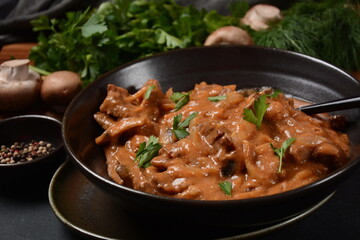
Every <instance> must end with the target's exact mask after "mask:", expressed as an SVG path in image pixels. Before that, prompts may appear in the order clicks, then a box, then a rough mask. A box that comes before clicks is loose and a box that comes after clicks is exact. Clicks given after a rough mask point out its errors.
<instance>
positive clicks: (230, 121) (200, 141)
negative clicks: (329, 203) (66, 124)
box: [94, 80, 350, 200]
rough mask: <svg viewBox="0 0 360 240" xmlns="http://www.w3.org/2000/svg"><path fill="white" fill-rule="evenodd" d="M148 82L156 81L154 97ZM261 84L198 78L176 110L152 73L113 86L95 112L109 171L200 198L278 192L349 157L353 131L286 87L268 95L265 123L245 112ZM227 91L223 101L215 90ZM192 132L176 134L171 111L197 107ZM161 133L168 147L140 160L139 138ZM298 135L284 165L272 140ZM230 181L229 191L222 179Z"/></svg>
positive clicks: (143, 187)
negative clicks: (133, 88)
mask: <svg viewBox="0 0 360 240" xmlns="http://www.w3.org/2000/svg"><path fill="white" fill-rule="evenodd" d="M149 86H156V88H155V89H153V91H152V92H151V94H150V97H149V98H148V99H145V98H144V95H145V94H146V91H147V89H148V88H149ZM266 91H268V90H264V91H262V92H255V91H253V92H251V91H250V92H249V91H246V92H244V91H237V89H236V86H235V85H229V86H220V85H215V84H212V85H208V84H206V83H200V84H196V85H195V88H194V89H193V90H191V93H190V101H189V102H188V103H187V104H186V105H185V106H183V107H182V108H181V109H180V110H178V111H174V107H175V104H174V103H173V102H172V101H171V100H170V96H171V95H172V93H173V91H172V89H169V90H168V91H167V92H166V93H163V92H162V91H161V88H160V86H159V84H158V82H157V81H156V80H149V81H148V82H147V83H146V84H145V85H144V87H143V88H142V89H140V90H139V91H138V92H137V93H135V94H133V95H131V94H129V93H128V91H127V90H125V89H123V88H120V87H117V86H114V85H109V86H108V94H107V97H106V99H105V100H104V102H103V103H102V105H101V106H100V111H99V112H98V113H96V114H95V115H94V117H95V119H96V121H97V122H98V123H99V124H100V125H101V126H102V127H103V128H104V130H105V131H104V133H103V134H102V135H100V136H99V137H98V138H96V143H97V144H99V145H101V146H102V147H103V148H104V151H105V155H106V159H107V166H108V174H109V176H110V177H111V178H112V179H113V180H114V181H115V182H117V183H119V184H122V185H125V186H128V187H131V188H134V189H137V190H140V191H144V192H148V193H152V194H157V195H163V196H171V197H176V198H187V199H199V200H224V199H243V198H253V197H258V196H265V195H270V194H276V193H280V192H283V191H287V190H290V189H294V188H297V187H300V186H303V185H306V184H309V183H311V182H314V181H316V180H318V179H320V178H323V177H325V176H326V175H328V174H329V173H330V172H332V171H334V170H335V169H336V168H339V167H340V166H342V165H343V164H345V163H346V162H347V161H348V157H349V152H350V146H349V140H348V136H347V135H346V134H344V133H341V132H337V131H335V130H333V129H332V128H331V124H330V123H329V121H327V120H326V119H324V118H314V117H311V116H308V115H306V114H304V113H302V112H300V111H298V110H296V109H295V108H294V100H293V99H291V98H287V97H285V96H284V95H283V94H280V95H279V96H278V97H275V98H270V97H267V98H266V101H267V103H269V107H268V108H267V110H266V113H265V115H264V119H263V121H262V124H261V127H260V129H258V128H257V127H256V126H255V124H253V123H251V122H249V121H246V120H244V119H243V112H244V108H251V107H252V106H253V104H254V101H255V100H256V99H257V98H258V97H259V95H262V94H265V92H266ZM222 95H226V99H223V100H220V101H219V102H212V101H209V100H208V97H211V96H222ZM194 112H197V113H198V114H197V116H196V117H195V118H194V119H193V120H192V121H191V122H190V125H189V127H188V128H187V131H188V132H189V135H188V136H187V137H185V138H183V139H180V140H178V139H177V138H176V137H175V136H174V134H173V132H172V128H173V119H174V117H175V116H176V115H178V114H179V113H182V115H183V118H182V120H184V119H185V118H187V117H188V116H189V115H190V114H191V113H194ZM151 135H154V136H156V137H158V139H159V143H161V145H162V148H161V149H160V150H159V154H158V156H156V157H154V158H153V159H152V160H151V162H150V164H151V166H149V167H146V168H144V167H139V166H138V163H137V162H136V161H134V159H135V156H136V153H137V151H138V149H139V145H140V144H141V143H142V142H146V141H148V139H149V136H151ZM291 137H294V138H296V140H295V141H294V142H293V143H292V144H291V146H290V147H289V148H288V150H287V151H286V153H285V155H284V158H283V163H282V169H281V172H280V173H279V172H278V168H279V163H280V160H279V157H278V156H277V155H276V154H275V153H274V150H273V149H272V148H271V146H270V143H271V144H272V145H273V146H275V147H276V148H280V147H281V145H282V143H283V142H284V141H286V140H287V139H289V138H291ZM224 181H228V182H230V183H231V184H232V192H231V196H228V195H226V194H225V193H224V192H223V191H222V189H221V188H220V187H219V183H220V182H224Z"/></svg>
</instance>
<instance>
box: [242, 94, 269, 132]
mask: <svg viewBox="0 0 360 240" xmlns="http://www.w3.org/2000/svg"><path fill="white" fill-rule="evenodd" d="M268 107H269V103H266V95H261V96H260V97H259V98H258V99H257V100H256V101H255V102H254V110H252V109H244V120H246V121H248V122H251V123H254V124H255V125H256V127H257V128H258V129H260V126H261V122H262V120H263V117H264V115H265V112H266V109H267V108H268Z"/></svg>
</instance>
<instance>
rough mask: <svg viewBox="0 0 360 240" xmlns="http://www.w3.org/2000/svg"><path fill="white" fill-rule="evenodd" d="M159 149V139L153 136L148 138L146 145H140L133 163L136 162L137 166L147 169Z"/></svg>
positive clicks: (144, 143)
mask: <svg viewBox="0 0 360 240" xmlns="http://www.w3.org/2000/svg"><path fill="white" fill-rule="evenodd" d="M161 147H162V145H161V144H160V143H159V139H158V138H157V137H155V136H150V138H149V141H148V142H147V144H146V142H143V143H141V144H140V146H139V150H138V151H137V153H136V157H135V161H138V166H139V167H143V168H146V167H149V166H150V165H151V164H150V161H151V159H153V158H154V157H156V156H157V155H158V153H159V150H160V149H161Z"/></svg>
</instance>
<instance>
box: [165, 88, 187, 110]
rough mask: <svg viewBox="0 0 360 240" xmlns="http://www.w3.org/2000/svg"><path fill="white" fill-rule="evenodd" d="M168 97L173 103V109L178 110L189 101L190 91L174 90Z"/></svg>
mask: <svg viewBox="0 0 360 240" xmlns="http://www.w3.org/2000/svg"><path fill="white" fill-rule="evenodd" d="M170 99H171V101H173V102H174V103H175V108H174V110H175V111H178V110H180V109H181V108H182V107H183V106H185V105H186V104H187V103H188V102H189V101H190V93H180V92H174V93H173V94H172V95H171V97H170Z"/></svg>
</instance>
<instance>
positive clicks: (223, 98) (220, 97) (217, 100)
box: [207, 95, 226, 102]
mask: <svg viewBox="0 0 360 240" xmlns="http://www.w3.org/2000/svg"><path fill="white" fill-rule="evenodd" d="M207 99H208V100H209V101H211V102H219V101H220V100H225V99H226V95H223V96H215V97H208V98H207Z"/></svg>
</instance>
